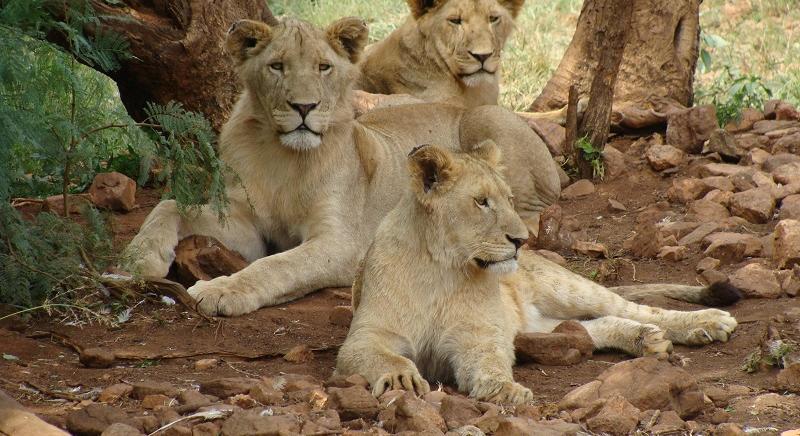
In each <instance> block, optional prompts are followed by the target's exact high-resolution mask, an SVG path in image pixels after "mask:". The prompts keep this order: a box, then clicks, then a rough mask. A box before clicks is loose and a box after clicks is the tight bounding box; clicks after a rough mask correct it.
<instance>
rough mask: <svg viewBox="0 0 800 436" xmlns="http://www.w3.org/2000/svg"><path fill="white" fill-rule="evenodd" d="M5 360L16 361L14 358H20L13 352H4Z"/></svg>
mask: <svg viewBox="0 0 800 436" xmlns="http://www.w3.org/2000/svg"><path fill="white" fill-rule="evenodd" d="M3 360H11V361H14V360H19V357H17V356H15V355H13V354H6V353H3Z"/></svg>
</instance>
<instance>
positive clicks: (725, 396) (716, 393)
mask: <svg viewBox="0 0 800 436" xmlns="http://www.w3.org/2000/svg"><path fill="white" fill-rule="evenodd" d="M704 392H705V394H706V395H707V396H708V397H709V398H710V399H711V401H713V402H714V405H715V406H717V407H726V406H727V405H728V403H729V402H730V400H731V399H735V398H738V397H743V396H747V395H750V394H751V393H752V390H751V389H750V388H748V387H747V386H742V385H732V384H729V385H725V386H724V387H720V386H709V387H707V388H705V389H704Z"/></svg>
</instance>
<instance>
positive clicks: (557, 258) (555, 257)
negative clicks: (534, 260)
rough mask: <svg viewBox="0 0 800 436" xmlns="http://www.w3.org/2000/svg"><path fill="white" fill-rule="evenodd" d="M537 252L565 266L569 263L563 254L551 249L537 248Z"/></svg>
mask: <svg viewBox="0 0 800 436" xmlns="http://www.w3.org/2000/svg"><path fill="white" fill-rule="evenodd" d="M536 254H538V255H539V256H542V257H543V258H545V259H547V260H549V261H550V262H553V263H555V264H557V265H561V266H564V265H566V264H567V260H566V259H564V257H563V256H561V255H560V254H558V253H555V252H552V251H550V250H536Z"/></svg>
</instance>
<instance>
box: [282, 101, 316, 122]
mask: <svg viewBox="0 0 800 436" xmlns="http://www.w3.org/2000/svg"><path fill="white" fill-rule="evenodd" d="M288 103H289V106H291V107H292V108H293V109H294V110H296V111H297V112H298V113H299V114H300V116H301V117H303V118H305V117H306V115H308V113H309V112H311V111H312V110H314V108H315V107H317V103H308V104H300V103H292V102H288Z"/></svg>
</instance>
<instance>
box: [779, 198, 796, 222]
mask: <svg viewBox="0 0 800 436" xmlns="http://www.w3.org/2000/svg"><path fill="white" fill-rule="evenodd" d="M778 217H779V218H780V219H782V220H785V219H790V220H800V194H794V195H790V196H788V197H786V198H784V199H783V201H781V211H780V214H779V215H778Z"/></svg>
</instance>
